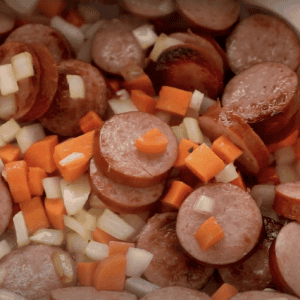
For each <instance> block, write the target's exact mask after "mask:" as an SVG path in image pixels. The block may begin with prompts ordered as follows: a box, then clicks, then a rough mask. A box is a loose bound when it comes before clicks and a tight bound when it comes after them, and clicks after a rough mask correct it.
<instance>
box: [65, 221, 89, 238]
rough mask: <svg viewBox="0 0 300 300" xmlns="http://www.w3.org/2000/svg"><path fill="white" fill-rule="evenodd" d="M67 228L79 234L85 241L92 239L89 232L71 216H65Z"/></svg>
mask: <svg viewBox="0 0 300 300" xmlns="http://www.w3.org/2000/svg"><path fill="white" fill-rule="evenodd" d="M63 219H64V223H65V226H66V227H68V228H70V229H72V230H74V231H75V232H77V233H78V234H79V235H80V236H81V237H83V238H84V239H85V240H90V239H91V234H90V231H89V230H86V229H85V228H83V227H82V225H81V224H80V223H79V222H78V221H77V220H76V219H75V218H72V217H69V216H63Z"/></svg>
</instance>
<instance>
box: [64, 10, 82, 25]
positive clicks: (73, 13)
mask: <svg viewBox="0 0 300 300" xmlns="http://www.w3.org/2000/svg"><path fill="white" fill-rule="evenodd" d="M65 19H66V21H67V22H69V23H70V24H72V25H74V26H76V27H80V26H82V25H83V24H85V20H84V18H83V16H82V15H81V14H80V13H79V12H78V10H77V9H75V8H74V9H71V10H70V11H69V12H68V14H67V16H66V18H65Z"/></svg>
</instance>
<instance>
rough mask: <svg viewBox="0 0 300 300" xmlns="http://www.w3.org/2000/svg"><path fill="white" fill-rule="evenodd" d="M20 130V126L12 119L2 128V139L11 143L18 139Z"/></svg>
mask: <svg viewBox="0 0 300 300" xmlns="http://www.w3.org/2000/svg"><path fill="white" fill-rule="evenodd" d="M20 130H21V127H20V125H19V124H18V123H17V122H16V121H15V120H14V119H10V120H9V121H7V122H6V123H4V124H2V125H1V126H0V136H1V139H2V140H3V141H4V142H6V143H9V142H11V141H13V140H14V139H15V138H16V136H17V134H18V133H19V131H20Z"/></svg>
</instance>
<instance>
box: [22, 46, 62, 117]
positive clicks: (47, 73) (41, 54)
mask: <svg viewBox="0 0 300 300" xmlns="http://www.w3.org/2000/svg"><path fill="white" fill-rule="evenodd" d="M31 47H32V48H33V50H34V52H35V54H36V55H37V58H38V60H39V63H40V67H41V80H40V89H39V92H38V94H37V96H36V100H35V102H34V104H33V106H32V107H31V109H30V110H29V111H28V112H27V113H26V114H25V115H24V116H23V117H22V118H20V121H22V122H30V121H34V120H35V119H37V118H39V117H40V116H42V115H43V114H44V113H45V112H46V111H47V110H48V108H49V107H50V105H51V103H52V100H53V97H54V95H55V93H56V90H57V85H58V70H57V65H56V62H55V60H54V59H53V56H52V55H51V53H50V52H49V50H48V49H47V48H46V47H45V46H43V45H42V44H31Z"/></svg>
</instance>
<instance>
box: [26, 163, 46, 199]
mask: <svg viewBox="0 0 300 300" xmlns="http://www.w3.org/2000/svg"><path fill="white" fill-rule="evenodd" d="M46 177H47V173H46V172H45V171H44V170H43V169H41V168H39V167H29V168H28V184H29V189H30V193H31V195H32V196H42V195H43V194H44V187H43V179H44V178H46Z"/></svg>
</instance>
